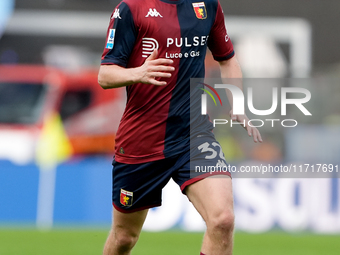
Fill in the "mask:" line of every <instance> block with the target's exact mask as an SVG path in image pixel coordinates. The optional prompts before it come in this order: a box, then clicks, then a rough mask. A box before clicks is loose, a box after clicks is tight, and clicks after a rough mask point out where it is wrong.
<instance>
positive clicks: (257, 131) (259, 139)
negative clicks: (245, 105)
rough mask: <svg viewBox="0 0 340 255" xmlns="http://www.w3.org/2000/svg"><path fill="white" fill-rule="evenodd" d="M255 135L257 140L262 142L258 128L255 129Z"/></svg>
mask: <svg viewBox="0 0 340 255" xmlns="http://www.w3.org/2000/svg"><path fill="white" fill-rule="evenodd" d="M256 136H257V139H258V141H259V142H260V143H262V142H263V140H262V136H261V133H260V131H259V130H258V129H256Z"/></svg>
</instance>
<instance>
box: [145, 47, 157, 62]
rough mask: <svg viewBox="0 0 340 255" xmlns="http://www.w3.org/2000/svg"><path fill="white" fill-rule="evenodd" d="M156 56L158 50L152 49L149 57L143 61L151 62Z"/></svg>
mask: <svg viewBox="0 0 340 255" xmlns="http://www.w3.org/2000/svg"><path fill="white" fill-rule="evenodd" d="M157 56H158V50H157V49H154V50H153V52H152V53H151V55H150V56H149V57H148V58H147V59H146V60H145V61H151V60H154V59H157Z"/></svg>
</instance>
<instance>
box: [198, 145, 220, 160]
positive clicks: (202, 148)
mask: <svg viewBox="0 0 340 255" xmlns="http://www.w3.org/2000/svg"><path fill="white" fill-rule="evenodd" d="M211 145H212V146H213V147H218V148H219V157H220V158H221V159H223V160H225V157H224V155H223V151H222V148H221V145H219V144H218V143H216V142H213V143H211ZM198 149H199V150H200V151H201V152H211V154H210V155H207V156H205V159H214V158H216V156H217V151H216V150H214V149H213V148H211V147H210V144H209V143H208V142H205V143H202V144H201V145H200V146H198Z"/></svg>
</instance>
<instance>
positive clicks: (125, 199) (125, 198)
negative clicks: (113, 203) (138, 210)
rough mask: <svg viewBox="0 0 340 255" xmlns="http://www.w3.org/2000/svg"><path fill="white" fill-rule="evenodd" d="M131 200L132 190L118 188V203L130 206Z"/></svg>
mask: <svg viewBox="0 0 340 255" xmlns="http://www.w3.org/2000/svg"><path fill="white" fill-rule="evenodd" d="M132 201H133V192H130V191H126V190H123V189H120V203H121V204H122V205H124V206H131V205H132Z"/></svg>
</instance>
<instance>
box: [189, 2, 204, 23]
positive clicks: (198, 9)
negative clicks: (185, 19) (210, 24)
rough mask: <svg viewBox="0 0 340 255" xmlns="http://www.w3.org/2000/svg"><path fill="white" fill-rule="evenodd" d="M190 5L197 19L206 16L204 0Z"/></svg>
mask: <svg viewBox="0 0 340 255" xmlns="http://www.w3.org/2000/svg"><path fill="white" fill-rule="evenodd" d="M192 6H193V7H194V11H195V14H196V17H197V18H198V19H206V18H207V10H206V9H205V4H204V2H199V3H192Z"/></svg>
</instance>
